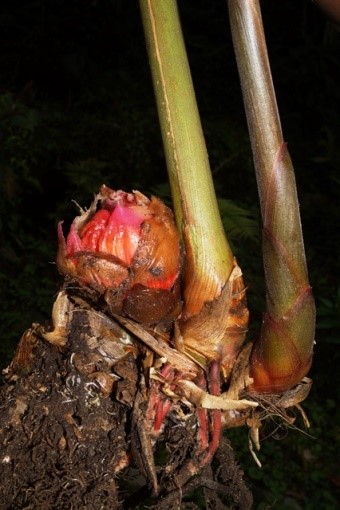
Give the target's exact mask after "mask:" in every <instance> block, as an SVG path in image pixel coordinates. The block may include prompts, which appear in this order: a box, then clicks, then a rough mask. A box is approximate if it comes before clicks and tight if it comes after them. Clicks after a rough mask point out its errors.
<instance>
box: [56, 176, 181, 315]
mask: <svg viewBox="0 0 340 510" xmlns="http://www.w3.org/2000/svg"><path fill="white" fill-rule="evenodd" d="M58 238H59V251H58V257H57V266H58V270H59V272H60V273H61V274H62V275H65V276H66V275H67V276H69V277H70V278H72V279H74V280H77V281H78V282H79V283H80V284H81V285H82V286H84V287H88V288H89V289H91V290H94V291H96V292H98V293H99V294H100V295H103V296H104V298H105V300H106V302H107V303H108V304H109V306H110V309H111V311H112V313H115V314H123V315H126V316H128V317H131V318H132V319H134V320H136V321H138V322H141V323H144V324H154V323H158V322H160V321H168V320H172V319H173V318H175V317H176V316H177V315H178V313H179V311H180V298H179V282H178V279H179V275H180V270H181V248H180V242H179V236H178V233H177V228H176V226H175V223H174V221H173V215H172V212H171V210H170V209H169V208H168V207H166V206H165V205H164V204H163V203H162V202H161V201H160V200H159V199H157V198H155V197H152V198H151V199H149V198H147V197H146V196H145V195H143V194H142V193H140V192H139V191H133V192H132V193H126V192H124V191H120V190H119V191H114V190H111V189H110V188H108V187H107V186H105V185H103V186H102V187H101V189H100V191H99V193H98V194H97V195H96V196H95V199H94V201H93V203H92V204H91V206H90V208H89V209H88V210H87V211H83V210H81V214H80V216H77V217H76V218H75V219H74V221H73V222H72V224H71V227H70V231H69V233H68V235H67V236H66V239H65V238H64V235H63V230H62V222H60V223H59V225H58Z"/></svg>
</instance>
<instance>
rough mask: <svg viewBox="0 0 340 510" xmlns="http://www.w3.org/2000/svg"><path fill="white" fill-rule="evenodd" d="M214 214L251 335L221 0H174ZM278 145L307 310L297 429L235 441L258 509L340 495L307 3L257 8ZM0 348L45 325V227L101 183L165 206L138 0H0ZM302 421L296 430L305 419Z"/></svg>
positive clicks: (318, 125)
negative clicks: (310, 360) (277, 118)
mask: <svg viewBox="0 0 340 510" xmlns="http://www.w3.org/2000/svg"><path fill="white" fill-rule="evenodd" d="M178 5H179V10H180V14H181V19H182V25H183V31H184V37H185V40H186V44H187V51H188V56H189V61H190V65H191V69H192V74H193V80H194V85H195V89H196V94H197V100H198V105H199V109H200V113H201V117H202V123H203V128H204V133H205V136H206V141H207V146H208V152H209V157H210V162H211V167H212V171H213V175H214V181H215V186H216V191H217V195H218V197H219V199H220V204H221V214H222V217H223V220H224V224H225V227H226V230H227V232H228V234H229V236H230V238H231V242H232V244H233V248H234V251H235V253H236V255H237V257H238V261H239V263H240V265H241V267H242V269H243V272H244V274H245V279H246V283H247V285H248V287H249V305H250V310H251V321H252V322H251V331H250V335H251V336H252V337H253V336H256V334H257V331H258V325H259V322H260V319H261V313H262V312H263V310H264V294H263V280H262V264H261V245H260V234H259V232H260V226H259V225H260V224H259V208H258V198H257V191H256V182H255V177H254V171H253V164H252V157H251V151H250V145H249V138H248V133H247V126H246V121H245V115H244V110H243V105H242V97H241V91H240V86H239V79H238V75H237V69H236V64H235V60H234V54H233V48H232V43H231V36H230V30H229V20H228V13H227V5H226V2H225V1H224V0H214V1H211V0H197V1H192V0H179V2H178ZM261 6H262V13H263V19H264V25H265V31H266V37H267V44H268V51H269V56H270V61H271V66H272V73H273V79H274V84H275V88H276V93H277V100H278V105H279V109H280V113H281V121H282V126H283V131H284V135H285V139H286V141H287V142H288V147H289V150H290V153H291V156H292V159H293V162H294V166H295V170H296V179H297V185H298V193H299V199H300V206H301V216H302V224H303V230H304V235H305V244H306V252H307V258H308V265H309V271H310V280H311V284H312V286H313V288H314V292H315V298H316V302H317V309H318V318H317V335H316V339H317V344H316V347H315V361H314V365H313V368H312V370H311V374H310V375H311V377H312V378H313V380H314V385H313V389H312V392H311V395H310V397H309V399H308V400H307V402H306V403H305V404H304V408H305V410H306V412H307V414H308V416H309V418H310V421H311V425H312V426H311V429H310V430H309V431H308V434H306V432H302V431H297V430H295V431H294V430H284V429H283V428H282V426H280V425H279V423H276V421H275V418H274V417H273V420H272V422H271V423H269V425H268V426H267V428H266V429H265V430H264V433H263V436H264V437H263V439H265V436H268V437H267V438H266V440H264V441H263V445H262V450H261V452H260V453H259V457H260V459H261V461H262V463H263V468H262V469H261V470H260V469H259V468H258V467H257V466H256V465H255V463H254V462H253V460H252V458H251V456H250V454H249V452H248V449H247V431H246V430H243V429H242V430H240V431H233V432H232V433H230V436H231V437H232V440H233V444H234V446H235V449H236V450H237V452H238V455H239V458H240V462H241V464H242V466H243V467H244V469H245V473H246V477H247V479H248V481H249V484H250V485H251V486H252V488H253V490H254V494H255V496H256V503H255V508H257V509H265V508H275V509H292V510H294V509H320V508H325V509H333V508H334V509H335V508H337V504H336V502H337V497H339V486H340V478H339V465H338V464H337V456H338V448H339V443H338V441H339V411H338V409H337V399H338V385H339V382H340V381H339V370H338V364H339V361H340V360H339V332H340V285H339V274H340V271H339V262H340V259H339V246H340V231H339V228H338V225H339V203H340V202H339V199H340V188H339V184H340V175H339V164H340V140H339V133H340V130H339V114H340V87H339V80H338V74H339V70H340V69H339V68H340V53H339V50H340V40H339V31H338V30H337V29H336V27H335V26H334V25H332V24H331V23H330V22H329V21H328V20H327V19H326V18H325V16H324V15H323V13H322V12H321V11H319V10H317V8H316V7H315V6H314V5H313V4H312V3H311V2H309V1H307V0H275V1H273V0H262V2H261ZM0 178H1V181H0V182H1V188H0V213H1V216H0V235H1V240H0V286H1V287H0V294H1V323H0V355H1V365H2V367H4V366H6V364H7V363H8V362H9V360H10V359H11V356H12V354H13V350H14V349H15V346H16V344H17V342H18V340H19V338H20V336H21V334H22V333H23V331H24V330H25V329H26V328H28V327H29V326H30V325H31V323H32V322H44V321H46V320H48V319H49V317H50V310H51V305H52V303H53V300H54V297H55V295H56V292H57V290H58V285H59V283H60V279H59V276H58V274H57V272H56V268H55V264H54V262H53V261H54V258H55V252H56V224H57V221H58V220H59V219H64V220H65V221H66V223H67V222H69V221H70V220H71V218H72V216H73V215H74V214H75V212H76V208H75V206H74V205H73V204H72V202H71V200H72V199H74V200H76V201H77V202H78V203H80V204H81V205H82V206H88V205H89V204H90V202H91V200H92V196H93V194H94V193H95V192H96V191H97V190H98V188H99V186H100V185H101V184H102V183H106V184H107V185H109V186H110V187H112V188H115V189H119V188H123V189H125V190H130V189H139V190H141V191H142V192H144V193H146V194H150V193H155V194H157V195H160V196H161V197H163V198H164V199H165V200H167V201H170V198H169V188H168V184H167V174H166V168H165V162H164V157H163V149H162V144H161V138H160V131H159V125H158V118H157V111H156V107H155V101H154V97H153V91H152V85H151V78H150V71H149V67H148V62H147V56H146V51H145V44H144V38H143V32H142V26H141V20H140V14H139V8H138V2H137V1H135V0H125V1H124V0H111V1H109V0H98V1H89V0H68V1H66V0H50V1H43V0H36V1H33V0H30V1H23V0H21V1H16V0H7V1H6V0H5V1H4V0H3V1H2V2H1V6H0ZM297 426H298V427H302V424H301V420H299V419H298V420H297Z"/></svg>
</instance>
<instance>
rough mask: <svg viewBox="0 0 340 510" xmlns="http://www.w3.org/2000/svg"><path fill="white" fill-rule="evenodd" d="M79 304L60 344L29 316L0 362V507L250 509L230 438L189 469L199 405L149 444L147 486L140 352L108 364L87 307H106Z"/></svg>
mask: <svg viewBox="0 0 340 510" xmlns="http://www.w3.org/2000/svg"><path fill="white" fill-rule="evenodd" d="M77 312H78V313H73V314H72V319H71V320H70V324H69V327H68V335H67V342H66V345H65V346H60V345H59V346H58V345H53V344H52V343H50V341H47V340H46V339H45V338H44V337H43V336H42V334H41V331H42V328H41V327H40V326H39V325H33V327H32V329H31V330H29V331H28V332H26V333H25V334H24V335H23V338H22V340H21V342H20V344H19V346H18V350H17V353H16V355H15V357H14V359H13V361H12V363H11V365H10V366H9V367H8V368H7V369H6V370H5V371H4V375H5V383H4V384H3V386H2V387H1V388H0V403H1V404H0V405H1V407H0V445H1V446H0V480H1V486H0V509H1V510H16V509H18V510H19V509H20V510H29V509H32V510H33V509H34V510H45V509H46V510H47V509H58V510H63V509H65V510H66V509H86V510H92V509H96V510H98V509H110V510H114V509H122V510H128V509H137V508H139V509H143V508H154V509H167V510H169V509H180V508H183V509H185V508H187V509H189V508H190V509H196V508H197V509H198V508H209V509H227V508H239V509H241V510H246V509H249V508H251V504H252V497H251V494H250V492H249V490H248V489H247V488H246V486H245V484H244V482H243V478H242V471H241V470H240V469H239V468H238V466H237V464H236V462H235V459H234V454H233V450H232V448H231V446H230V444H229V442H228V440H227V439H226V438H224V439H223V440H222V441H221V445H220V448H219V450H218V452H217V454H216V455H215V457H214V459H213V462H212V463H211V465H208V466H206V467H205V468H204V469H203V471H202V472H200V473H199V474H198V475H197V476H194V477H191V476H190V472H191V471H190V469H189V467H190V466H192V465H193V464H195V462H198V459H196V458H195V444H196V443H195V442H196V430H197V425H196V416H195V414H192V415H191V416H190V417H189V418H188V419H187V420H186V421H185V423H179V422H178V420H177V421H176V420H175V418H174V417H172V416H171V413H170V415H169V418H168V420H167V424H166V427H165V430H164V434H163V435H162V437H161V439H160V440H159V441H158V442H157V443H156V445H155V446H154V447H153V450H151V452H152V455H153V456H154V458H155V459H156V463H155V467H156V475H155V476H156V479H157V480H158V486H159V493H158V496H155V495H152V490H151V489H150V488H149V486H150V485H151V483H148V481H149V482H150V479H148V469H143V463H142V462H140V459H141V458H143V456H145V452H143V451H141V450H140V448H141V449H143V447H142V446H140V443H139V441H137V440H136V437H135V435H136V431H135V430H134V427H133V423H134V422H135V421H136V420H135V419H134V416H135V413H136V407H138V409H137V411H143V409H144V407H143V405H144V403H143V399H142V398H141V395H142V391H141V384H140V372H141V368H140V366H139V365H140V360H139V357H138V356H136V354H135V353H127V355H126V356H124V357H122V358H120V359H118V360H115V361H114V366H113V362H112V359H111V360H110V359H109V358H110V357H109V355H108V352H104V349H103V346H102V345H101V346H100V345H99V341H98V331H94V330H93V327H94V326H93V317H92V316H91V314H96V315H98V316H100V317H101V319H103V318H104V319H105V317H104V315H103V314H98V313H97V312H96V311H94V310H91V309H90V308H88V309H87V310H85V309H82V308H78V309H77ZM104 319H103V320H104ZM95 336H97V338H96V340H97V343H96V342H94V341H93V339H94V337H95ZM98 374H99V375H98ZM113 374H115V381H116V382H114V384H113V385H112V383H111V384H110V383H107V381H109V382H110V381H112V376H113ZM100 381H102V383H101V384H99V382H100ZM103 381H104V382H103ZM105 381H106V382H105ZM139 402H141V404H140V408H139ZM147 442H148V441H147ZM149 444H150V445H151V441H149ZM136 449H137V450H139V453H138V452H137V455H136V451H135V450H136ZM152 462H153V459H152ZM151 464H152V463H151ZM137 466H139V468H138V467H137ZM147 479H148V481H147Z"/></svg>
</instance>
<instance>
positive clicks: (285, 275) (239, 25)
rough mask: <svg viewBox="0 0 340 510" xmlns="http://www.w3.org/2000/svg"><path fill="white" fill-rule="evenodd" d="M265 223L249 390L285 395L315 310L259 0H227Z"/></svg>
mask: <svg viewBox="0 0 340 510" xmlns="http://www.w3.org/2000/svg"><path fill="white" fill-rule="evenodd" d="M228 8H229V16H230V24H231V30H232V37H233V43H234V49H235V54H236V60H237V65H238V70H239V75H240V80H241V86H242V93H243V99H244V105H245V110H246V115H247V121H248V129H249V133H250V140H251V146H252V152H253V157H254V164H255V170H256V178H257V185H258V191H259V197H260V204H261V213H262V221H263V263H264V269H265V282H266V309H267V312H266V314H265V316H264V320H263V324H262V329H261V333H260V338H259V339H258V341H257V342H256V343H255V346H254V349H253V352H252V357H251V376H252V377H253V378H254V383H253V387H254V388H255V389H257V390H258V391H274V392H279V391H284V390H287V389H289V388H291V387H292V386H294V385H295V384H297V383H298V382H299V381H300V380H301V379H302V378H303V377H304V376H305V375H306V373H307V372H308V370H309V367H310V365H311V360H312V351H313V343H314V331H315V305H314V299H313V296H312V292H311V288H310V286H309V283H308V274H307V265H306V258H305V250H304V244H303V236H302V229H301V221H300V213H299V204H298V197H297V191H296V183H295V176H294V169H293V165H292V162H291V159H290V156H289V153H288V150H287V146H286V144H285V143H284V140H283V135H282V130H281V123H280V118H279V112H278V108H277V103H276V97H275V91H274V86H273V82H272V76H271V70H270V65H269V59H268V54H267V47H266V42H265V35H264V30H263V24H262V17H261V10H260V5H259V1H258V0H228Z"/></svg>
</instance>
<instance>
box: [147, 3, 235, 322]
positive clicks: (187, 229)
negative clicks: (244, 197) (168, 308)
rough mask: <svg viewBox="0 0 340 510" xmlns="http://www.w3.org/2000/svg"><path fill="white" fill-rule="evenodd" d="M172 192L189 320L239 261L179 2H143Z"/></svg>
mask: <svg viewBox="0 0 340 510" xmlns="http://www.w3.org/2000/svg"><path fill="white" fill-rule="evenodd" d="M140 8H141V13H142V19H143V26H144V31H145V38H146V43H147V50H148V56H149V60H150V66H151V71H152V77H153V84H154V90H155V95H156V100H157V107H158V113H159V118H160V124H161V131H162V138H163V144H164V149H165V155H166V161H167V168H168V173H169V180H170V185H171V190H172V197H173V204H174V210H175V216H176V222H177V225H178V227H179V229H180V231H181V232H182V233H183V237H184V243H185V248H186V255H187V256H186V272H185V280H186V284H185V290H184V293H185V296H184V298H185V304H184V312H185V314H187V316H190V315H195V314H196V313H198V312H199V311H200V309H201V307H202V305H203V304H204V302H206V301H211V300H213V299H214V298H215V297H216V296H217V295H219V294H220V292H221V289H222V287H223V285H224V284H225V282H226V281H227V279H228V277H229V275H230V273H231V271H232V268H233V256H232V252H231V250H230V247H229V245H228V242H227V239H226V236H225V234H224V230H223V226H222V222H221V219H220V214H219V210H218V206H217V201H216V196H215V191H214V186H213V181H212V177H211V171H210V167H209V161H208V156H207V151H206V146H205V141H204V136H203V132H202V127H201V122H200V118H199V113H198V108H197V104H196V99H195V93H194V88H193V84H192V79H191V74H190V69H189V64H188V60H187V56H186V50H185V45H184V41H183V37H182V31H181V25H180V20H179V15H178V10H177V5H176V1H175V0H140Z"/></svg>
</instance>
